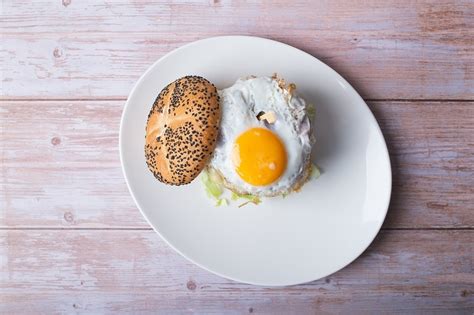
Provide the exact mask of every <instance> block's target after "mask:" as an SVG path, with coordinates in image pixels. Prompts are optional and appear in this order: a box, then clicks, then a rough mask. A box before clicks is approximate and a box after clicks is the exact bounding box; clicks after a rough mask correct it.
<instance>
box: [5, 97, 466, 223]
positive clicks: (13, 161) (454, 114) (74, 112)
mask: <svg viewBox="0 0 474 315" xmlns="http://www.w3.org/2000/svg"><path fill="white" fill-rule="evenodd" d="M123 104H124V102H122V101H71V102H69V101H14V102H5V101H4V102H0V126H2V127H0V128H2V129H1V140H2V141H0V149H1V154H0V158H1V164H0V169H1V172H0V184H1V186H0V208H2V209H4V211H0V226H3V227H15V228H21V227H29V228H31V227H42V228H46V227H54V228H58V227H63V228H64V227H66V228H69V227H72V228H132V227H141V228H143V227H148V225H147V224H146V223H145V222H144V220H143V219H142V217H141V215H140V213H139V211H138V210H137V208H136V206H135V205H134V203H133V200H132V198H131V197H130V195H129V193H128V191H127V188H126V185H125V182H124V179H123V175H122V172H121V169H120V161H119V154H118V128H119V121H120V116H121V112H122V107H123ZM369 105H370V107H371V109H372V110H373V112H374V113H375V116H376V118H377V119H378V121H379V123H380V125H381V127H382V130H383V132H384V135H385V137H386V140H387V143H388V146H389V151H390V152H391V160H392V167H393V177H394V183H393V184H394V185H393V198H392V203H391V206H390V210H389V212H388V218H387V220H386V223H385V225H384V227H386V228H438V227H439V228H468V227H471V228H472V227H474V216H473V215H472V214H473V211H474V103H470V102H370V103H369Z"/></svg>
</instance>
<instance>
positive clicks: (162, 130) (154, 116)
mask: <svg viewBox="0 0 474 315" xmlns="http://www.w3.org/2000/svg"><path fill="white" fill-rule="evenodd" d="M220 117H221V114H220V107H219V96H218V94H217V89H216V87H215V86H214V85H213V84H212V83H210V82H209V81H207V80H206V79H204V78H202V77H198V76H186V77H183V78H180V79H178V80H176V81H174V82H172V83H170V84H169V85H168V86H166V87H165V88H164V89H163V90H162V91H161V92H160V94H159V95H158V97H157V98H156V100H155V102H154V103H153V106H152V108H151V110H150V113H149V114H148V120H147V125H146V139H145V140H146V141H145V158H146V163H147V165H148V168H149V169H150V171H151V172H152V173H153V175H154V176H155V177H156V178H157V179H158V180H159V181H161V182H163V183H165V184H170V185H184V184H188V183H190V182H191V181H192V180H193V179H195V178H196V177H197V176H198V175H199V173H200V172H201V171H202V170H203V169H204V167H206V165H207V163H208V162H209V159H210V157H211V155H212V152H213V151H214V147H215V145H216V140H217V136H218V133H219V122H220Z"/></svg>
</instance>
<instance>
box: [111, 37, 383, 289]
mask: <svg viewBox="0 0 474 315" xmlns="http://www.w3.org/2000/svg"><path fill="white" fill-rule="evenodd" d="M274 72H277V73H278V74H279V75H281V76H282V77H283V78H285V79H286V80H287V81H289V82H294V83H296V86H297V91H298V92H299V93H300V94H301V95H302V96H303V97H304V98H305V99H306V100H308V101H309V102H311V103H314V104H316V111H317V115H316V121H315V133H316V138H317V144H316V145H315V147H314V151H313V156H314V158H313V160H314V161H315V162H316V164H317V165H319V166H320V167H321V169H322V175H321V177H320V178H319V179H317V180H312V181H310V182H309V183H307V184H306V185H305V186H304V187H303V189H302V191H301V192H299V193H294V194H291V195H289V196H288V197H286V198H285V199H283V198H273V199H265V200H264V202H263V203H262V204H260V205H258V206H255V205H248V206H245V207H242V208H238V207H237V204H236V203H234V204H233V205H231V206H228V207H225V206H224V207H218V208H216V207H214V205H213V201H211V200H210V199H209V198H208V197H207V196H206V194H205V193H204V191H203V188H202V187H201V184H200V181H199V180H195V181H194V182H193V183H191V184H190V185H186V186H180V187H171V186H166V185H164V184H161V183H160V182H158V181H157V180H156V179H155V178H154V177H153V175H152V174H151V173H150V171H149V170H148V169H147V166H146V163H145V157H144V141H145V124H146V120H147V115H148V111H149V110H150V108H151V105H152V104H153V101H154V100H155V98H156V96H157V95H158V93H159V92H160V91H161V89H162V88H163V87H164V86H165V85H167V84H168V83H169V82H172V81H173V80H175V79H177V78H179V77H181V76H184V75H190V74H195V75H200V76H203V77H205V78H207V79H208V80H210V81H211V82H213V83H214V84H215V85H216V86H217V87H218V88H219V89H221V88H225V87H228V86H230V85H231V84H233V83H234V82H235V80H237V78H239V77H244V76H248V75H257V76H263V75H267V76H268V75H272V74H273V73H274ZM361 75H363V74H361ZM120 156H121V161H122V167H123V170H124V174H125V178H126V181H127V184H128V187H129V189H130V192H131V194H132V196H133V198H134V199H135V202H136V204H137V206H138V208H140V210H141V212H142V213H143V215H144V216H145V218H146V219H147V220H148V222H149V223H150V224H151V226H153V228H154V229H155V230H156V232H157V233H158V234H159V235H160V236H161V237H162V238H163V239H164V240H165V241H166V242H167V243H168V244H169V245H170V246H171V247H172V248H174V249H175V250H176V251H177V252H178V253H180V254H181V255H183V256H184V257H186V258H187V259H189V260H190V261H192V262H194V263H195V264H197V265H199V266H201V267H202V268H204V269H207V270H209V271H211V272H213V273H216V274H218V275H220V276H223V277H226V278H229V279H233V280H236V281H241V282H246V283H251V284H259V285H272V286H276V285H292V284H298V283H303V282H308V281H312V280H316V279H319V278H321V277H325V276H327V275H329V274H331V273H333V272H335V271H337V270H339V269H341V268H343V267H344V266H346V265H348V264H349V263H350V262H351V261H353V260H354V259H355V258H357V257H358V256H359V255H360V254H361V253H362V252H363V251H364V250H365V249H366V248H367V246H369V244H370V243H371V242H372V240H373V239H374V237H375V236H376V234H377V232H378V231H379V229H380V227H381V225H382V223H383V221H384V218H385V215H386V212H387V208H388V204H389V200H390V192H391V183H392V181H391V169H390V160H389V156H388V152H387V147H386V145H385V141H384V138H383V136H382V133H381V131H380V128H379V126H378V125H377V122H376V121H375V119H374V117H373V115H372V113H371V112H370V110H369V108H368V107H367V105H366V104H365V102H364V101H363V100H362V98H361V97H360V96H359V95H358V94H357V92H356V91H355V90H354V89H353V88H352V87H351V86H350V85H349V83H347V82H346V81H345V80H344V79H343V78H342V77H341V76H340V75H339V74H337V73H336V72H335V71H334V70H332V69H331V68H329V67H328V66H326V65H325V64H323V63H322V62H320V61H319V60H318V59H316V58H314V57H312V56H310V55H309V54H307V53H305V52H303V51H301V50H298V49H296V48H293V47H291V46H288V45H285V44H282V43H279V42H276V41H272V40H268V39H263V38H257V37H246V36H226V37H214V38H209V39H205V40H200V41H197V42H194V43H191V44H188V45H186V46H183V47H181V48H179V49H176V50H174V51H172V52H171V53H169V54H167V55H166V56H164V57H163V58H161V59H160V60H158V61H157V62H156V63H155V64H153V65H152V66H151V67H150V68H149V69H148V70H147V71H146V72H145V74H143V76H142V77H141V78H140V80H139V81H138V82H137V84H136V85H135V87H134V88H133V90H132V92H131V93H130V96H129V98H128V101H127V104H126V106H125V109H124V112H123V116H122V122H121V127H120Z"/></svg>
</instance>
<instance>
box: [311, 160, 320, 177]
mask: <svg viewBox="0 0 474 315" xmlns="http://www.w3.org/2000/svg"><path fill="white" fill-rule="evenodd" d="M319 176H321V171H320V170H319V167H318V166H317V165H316V164H314V163H313V164H311V178H314V179H316V178H318V177H319Z"/></svg>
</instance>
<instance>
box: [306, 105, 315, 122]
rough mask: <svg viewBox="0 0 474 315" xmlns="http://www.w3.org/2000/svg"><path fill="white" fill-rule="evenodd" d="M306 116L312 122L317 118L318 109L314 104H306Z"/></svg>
mask: <svg viewBox="0 0 474 315" xmlns="http://www.w3.org/2000/svg"><path fill="white" fill-rule="evenodd" d="M306 115H308V117H309V119H311V120H313V119H314V117H315V116H316V107H315V106H314V105H313V104H310V103H307V104H306Z"/></svg>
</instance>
